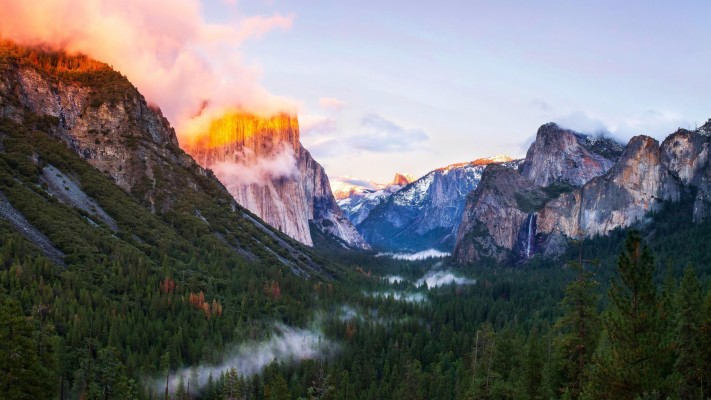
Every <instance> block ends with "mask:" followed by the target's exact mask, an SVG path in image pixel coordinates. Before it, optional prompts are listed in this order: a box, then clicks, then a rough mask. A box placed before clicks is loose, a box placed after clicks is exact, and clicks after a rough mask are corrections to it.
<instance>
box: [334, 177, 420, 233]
mask: <svg viewBox="0 0 711 400" xmlns="http://www.w3.org/2000/svg"><path fill="white" fill-rule="evenodd" d="M412 181H414V178H413V177H412V176H411V175H408V174H400V173H396V174H395V178H393V180H392V182H390V183H389V184H387V185H383V184H377V183H376V184H371V185H370V187H363V186H360V187H355V186H350V188H349V189H348V190H347V191H342V192H341V198H340V199H339V200H338V206H339V207H340V208H341V210H343V213H344V214H345V216H346V217H347V218H348V219H349V220H350V221H351V222H352V223H353V225H358V224H360V223H361V222H363V220H364V219H365V218H366V217H367V216H368V214H370V212H371V211H372V210H373V208H375V207H376V206H377V205H378V204H380V203H382V202H383V201H385V200H387V198H388V197H390V196H391V195H392V194H393V193H395V192H397V191H398V190H400V189H402V188H403V186H405V185H407V184H409V183H411V182H412ZM374 188H377V189H374Z"/></svg>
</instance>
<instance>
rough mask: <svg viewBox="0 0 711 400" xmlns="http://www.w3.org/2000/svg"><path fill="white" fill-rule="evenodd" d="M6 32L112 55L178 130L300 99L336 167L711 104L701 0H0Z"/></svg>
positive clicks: (413, 158) (692, 112) (361, 167)
mask: <svg viewBox="0 0 711 400" xmlns="http://www.w3.org/2000/svg"><path fill="white" fill-rule="evenodd" d="M0 10H2V13H3V14H4V15H0V17H1V18H0V19H2V21H3V23H2V25H0V37H6V38H10V39H12V40H15V41H18V42H21V43H26V44H43V45H49V46H53V47H60V48H63V49H65V50H68V51H70V52H82V53H86V54H88V55H90V56H92V57H94V58H97V59H100V60H102V61H106V62H107V63H109V64H111V65H113V66H114V67H115V68H116V69H118V70H119V71H121V72H122V73H124V74H126V75H127V76H128V78H129V79H130V80H131V81H132V82H133V83H134V84H136V86H137V87H138V88H139V90H141V92H142V93H143V94H144V95H145V96H146V98H147V99H148V101H149V102H152V103H154V104H157V105H159V106H160V107H161V109H162V110H163V111H164V113H165V115H166V116H167V117H168V118H169V120H170V121H171V123H172V124H173V125H174V126H175V127H176V131H177V132H178V135H179V138H181V137H185V136H186V135H190V134H193V132H199V131H200V130H202V129H204V126H205V123H207V122H208V121H209V120H210V119H211V118H213V117H215V116H217V115H220V114H221V113H224V112H225V111H226V110H230V109H233V108H239V107H243V108H247V109H250V110H254V111H257V112H261V113H270V112H275V111H278V110H286V111H288V112H292V113H298V115H299V121H300V125H301V131H302V137H301V141H302V143H303V144H304V146H305V147H306V148H307V149H308V150H309V151H311V153H312V155H313V156H314V158H315V159H316V160H317V161H319V162H320V163H321V164H322V165H323V166H324V167H325V168H326V172H327V173H328V175H329V177H330V178H331V180H332V182H333V181H338V180H339V179H345V177H355V178H360V179H364V180H372V181H376V182H387V181H389V180H390V179H392V177H393V175H394V173H395V172H405V173H411V174H413V175H415V176H421V175H423V174H425V173H426V172H428V171H430V170H432V169H434V168H437V167H441V166H445V165H448V164H452V163H457V162H463V161H469V160H474V159H476V158H481V157H488V156H494V155H499V154H507V155H510V156H512V157H521V156H523V155H525V151H526V149H527V147H528V145H529V144H530V143H531V141H532V140H533V138H534V137H535V133H536V130H537V129H538V127H539V126H540V125H542V124H544V123H546V122H549V121H554V122H557V123H559V124H560V125H563V126H565V127H568V128H572V129H576V130H579V131H583V132H587V133H596V132H601V131H605V132H607V134H609V135H612V136H614V137H616V138H618V139H619V140H621V141H627V140H628V139H629V138H630V137H632V136H634V135H638V134H647V135H650V136H653V137H655V138H657V139H663V138H664V137H665V136H666V135H667V134H669V133H671V132H673V131H674V130H675V129H676V128H677V127H683V128H694V127H695V126H696V125H697V124H698V125H700V124H703V123H704V122H705V121H706V120H707V119H708V118H711V107H709V105H711V68H709V66H710V65H711V52H710V51H708V43H711V24H709V23H708V16H709V15H711V2H708V1H677V2H668V1H664V2H663V1H654V0H648V1H636V0H631V1H625V2H619V1H556V2H553V1H535V0H532V1H505V0H502V1H496V2H482V1H474V0H469V1H451V0H440V1H438V2H436V3H435V2H424V1H412V0H410V1H404V0H390V1H382V0H380V1H371V0H361V1H357V2H352V1H336V0H330V1H317V0H300V1H294V0H291V1H287V0H202V1H201V0H172V1H171V2H170V7H166V6H165V4H164V3H161V2H147V1H144V0H77V1H73V2H68V1H65V0H35V1H32V2H18V1H15V0H0Z"/></svg>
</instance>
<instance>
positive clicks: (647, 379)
mask: <svg viewBox="0 0 711 400" xmlns="http://www.w3.org/2000/svg"><path fill="white" fill-rule="evenodd" d="M653 271H654V258H653V256H652V254H651V253H650V251H649V249H648V248H647V246H646V245H644V244H643V243H642V239H641V237H640V236H639V233H638V232H636V231H632V232H630V234H629V235H628V237H627V241H626V242H625V249H624V250H623V252H622V254H620V256H619V259H618V262H617V273H618V277H617V279H615V280H614V281H613V283H612V286H611V288H610V300H611V304H610V307H609V312H608V314H607V315H606V318H605V319H604V326H605V329H606V333H607V337H608V339H609V347H608V351H609V354H603V355H602V356H601V357H600V358H599V359H600V365H599V366H598V373H599V374H601V376H600V377H598V378H600V379H599V381H601V382H605V384H604V385H602V386H601V387H599V388H598V389H599V390H601V392H600V393H596V394H595V397H597V398H602V399H620V400H633V399H635V398H636V397H640V396H644V395H646V394H652V393H658V392H659V391H660V390H663V387H664V378H665V376H666V373H665V371H664V368H663V366H662V365H663V364H664V359H663V354H662V352H661V351H660V348H659V345H660V343H661V341H662V339H663V337H664V332H663V325H662V323H661V320H660V318H659V310H658V306H657V297H658V296H657V290H656V288H655V286H654V283H653V281H652V275H653Z"/></svg>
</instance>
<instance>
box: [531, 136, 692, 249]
mask: <svg viewBox="0 0 711 400" xmlns="http://www.w3.org/2000/svg"><path fill="white" fill-rule="evenodd" d="M679 198H680V188H679V186H678V185H677V183H676V181H675V180H674V179H673V178H672V176H671V174H670V173H669V171H668V170H667V169H666V168H664V166H663V165H662V162H661V157H660V148H659V143H658V142H657V141H656V140H654V139H652V138H650V137H647V136H636V137H634V138H632V139H631V140H630V142H629V144H628V145H627V147H626V148H625V151H624V153H622V156H621V157H620V159H619V161H618V162H617V163H616V164H615V165H614V166H613V167H612V168H611V169H610V171H609V172H607V173H606V174H605V175H604V176H601V177H597V178H594V179H592V180H591V181H590V182H588V183H587V184H585V185H584V186H583V187H582V188H580V189H578V190H576V191H575V192H573V193H566V194H564V195H562V196H560V197H559V198H557V199H555V200H553V201H551V202H550V203H549V204H547V205H546V206H545V207H544V208H543V210H541V212H540V215H539V217H538V230H539V232H540V233H542V234H563V235H565V236H567V237H571V238H575V237H579V236H593V235H605V234H608V233H609V232H610V231H611V230H613V229H615V228H619V227H626V226H629V225H630V224H632V223H633V222H635V221H640V220H642V219H643V218H644V217H645V215H646V214H647V213H649V212H651V211H656V210H657V209H658V208H659V207H660V206H661V202H662V201H665V200H668V201H678V200H679Z"/></svg>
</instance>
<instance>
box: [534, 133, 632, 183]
mask: <svg viewBox="0 0 711 400" xmlns="http://www.w3.org/2000/svg"><path fill="white" fill-rule="evenodd" d="M620 153H622V146H620V144H619V143H617V142H615V141H614V140H611V139H608V138H603V137H592V136H586V135H581V134H579V133H577V132H574V131H571V130H569V129H563V128H561V127H559V126H558V125H556V124H554V123H548V124H545V125H543V126H541V127H540V128H539V129H538V133H537V135H536V141H535V142H533V144H532V145H531V147H530V148H529V149H528V152H527V153H526V160H525V161H524V163H523V164H522V165H521V174H522V175H523V176H524V177H526V178H528V179H530V180H531V181H532V182H533V183H535V184H536V185H538V186H549V185H551V184H554V183H560V184H567V185H572V186H582V185H583V184H585V183H586V182H587V181H589V180H590V179H592V178H594V177H596V176H599V175H602V174H604V173H605V172H606V171H607V170H609V169H610V167H612V164H614V163H615V160H616V159H617V158H618V157H619V155H620Z"/></svg>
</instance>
